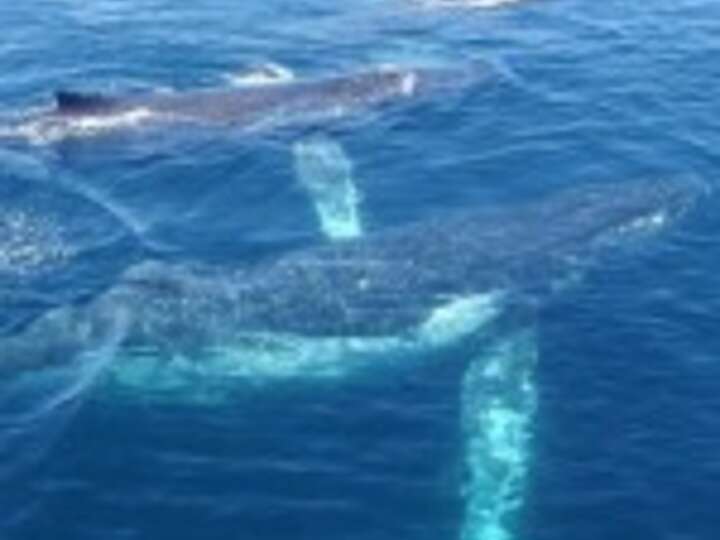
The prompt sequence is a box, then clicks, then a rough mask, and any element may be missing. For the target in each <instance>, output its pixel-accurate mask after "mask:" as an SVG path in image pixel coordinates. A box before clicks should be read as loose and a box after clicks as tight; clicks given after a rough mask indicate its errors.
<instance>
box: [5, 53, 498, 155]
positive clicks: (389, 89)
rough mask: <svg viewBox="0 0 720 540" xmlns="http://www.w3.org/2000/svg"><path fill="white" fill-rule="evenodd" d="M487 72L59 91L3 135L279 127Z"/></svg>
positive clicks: (47, 138) (413, 95) (439, 88)
mask: <svg viewBox="0 0 720 540" xmlns="http://www.w3.org/2000/svg"><path fill="white" fill-rule="evenodd" d="M492 73H493V69H492V68H491V67H490V66H489V65H485V64H482V63H479V62H474V63H471V64H468V65H467V66H463V67H458V68H444V67H438V68H411V67H399V66H398V67H391V66H387V67H378V68H374V69H367V70H365V71H359V72H357V73H351V74H345V75H338V76H333V77H326V78H315V79H307V80H294V79H290V80H282V79H280V80H277V81H275V82H272V83H267V84H258V85H250V86H247V85H246V86H240V87H220V88H203V89H196V90H189V91H183V92H146V93H131V94H130V95H125V96H121V95H117V96H116V95H109V94H103V93H95V92H82V91H75V90H59V91H57V92H56V93H55V102H54V104H53V106H52V107H51V108H49V109H48V110H46V111H43V112H41V113H40V114H33V115H31V117H29V118H27V119H25V120H23V121H22V122H20V123H19V124H17V125H14V126H11V127H9V126H6V127H4V128H3V129H2V134H3V135H4V136H5V137H23V138H26V139H28V140H30V141H31V142H35V143H49V142H55V141H58V140H62V139H65V138H72V137H83V136H93V135H97V134H99V133H106V132H117V131H120V130H127V129H130V128H137V127H139V126H148V125H158V124H160V125H163V124H169V123H171V124H182V123H186V124H202V125H209V126H223V127H237V128H240V129H243V130H251V131H254V130H266V129H277V128H280V127H288V126H298V125H306V124H313V123H316V122H327V121H332V120H337V119H341V118H345V117H347V116H349V115H352V114H355V113H358V112H363V111H366V110H368V109H372V108H378V107H381V106H385V105H392V104H397V103H403V102H408V101H414V100H418V99H421V98H423V97H426V96H430V95H438V94H440V95H442V94H449V93H452V92H453V91H457V90H460V89H463V88H467V87H468V86H472V85H475V84H477V83H480V82H482V81H485V80H487V79H489V78H491V76H492Z"/></svg>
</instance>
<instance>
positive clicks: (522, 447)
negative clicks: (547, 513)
mask: <svg viewBox="0 0 720 540" xmlns="http://www.w3.org/2000/svg"><path fill="white" fill-rule="evenodd" d="M537 358H538V346H537V339H536V336H535V331H534V329H523V330H521V331H516V332H514V333H512V334H510V335H507V336H504V337H502V338H499V339H496V340H494V341H492V342H491V343H490V344H489V346H487V347H485V348H484V349H483V350H482V351H480V352H479V353H478V354H477V356H476V357H475V358H473V360H472V362H471V363H470V365H469V366H468V370H467V372H466V374H465V377H464V379H463V382H462V392H461V410H462V419H461V423H462V430H463V434H464V440H465V467H466V471H467V478H466V482H465V485H464V486H463V493H462V494H463V497H464V499H465V518H464V523H463V527H462V532H461V536H460V539H461V540H479V539H483V540H486V539H487V540H510V539H512V538H513V537H514V534H513V529H514V528H515V527H514V526H515V523H514V522H515V521H516V519H517V513H518V511H519V510H520V509H521V507H522V505H523V498H524V490H525V482H526V478H527V471H528V466H529V465H528V463H529V461H530V439H531V436H532V422H533V419H534V416H535V410H536V408H537V389H536V386H535V365H536V363H537Z"/></svg>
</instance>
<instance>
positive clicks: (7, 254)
mask: <svg viewBox="0 0 720 540" xmlns="http://www.w3.org/2000/svg"><path fill="white" fill-rule="evenodd" d="M75 255H77V249H76V248H75V247H73V246H72V245H71V244H70V243H69V242H67V241H66V239H65V238H64V237H63V235H62V232H61V227H60V226H59V225H58V224H57V223H55V222H54V220H53V219H52V218H50V217H47V216H40V215H34V214H32V213H30V212H27V211H24V210H18V209H12V208H11V209H2V208H0V273H3V274H12V275H16V276H25V275H29V274H32V273H36V272H39V271H42V270H44V269H48V268H51V267H54V266H55V265H57V264H61V263H63V262H64V261H66V260H68V259H70V258H72V257H74V256H75Z"/></svg>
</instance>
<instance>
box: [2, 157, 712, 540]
mask: <svg viewBox="0 0 720 540" xmlns="http://www.w3.org/2000/svg"><path fill="white" fill-rule="evenodd" d="M336 150H337V151H338V152H340V151H341V149H339V148H337V149H336ZM298 156H299V160H300V162H301V163H303V164H304V166H303V167H302V168H301V171H300V173H301V177H302V175H303V174H312V175H315V176H314V177H313V178H314V179H315V180H316V181H318V182H320V181H321V180H322V178H323V175H324V178H325V181H327V182H330V183H331V184H332V183H333V182H335V181H338V180H344V181H345V183H344V184H340V185H341V186H342V185H345V186H349V185H352V182H349V181H348V177H347V175H348V173H349V171H348V169H347V166H346V165H347V163H346V162H344V161H340V162H339V163H340V165H338V166H335V165H333V163H338V162H337V161H333V160H332V159H329V158H328V156H329V154H328V152H327V146H326V145H320V146H312V145H310V146H307V147H304V148H303V149H302V151H300V152H299V154H298ZM330 157H332V156H330ZM335 157H338V155H336V156H335ZM319 173H322V174H319ZM320 183H321V182H320ZM318 185H319V184H316V185H315V188H316V189H317V188H318ZM335 187H337V186H335ZM707 191H708V190H707V187H706V186H705V184H703V183H701V182H695V181H657V182H649V181H648V182H643V181H639V182H624V183H622V184H614V185H610V184H599V185H596V186H587V185H585V186H576V187H572V188H569V189H567V190H565V191H561V192H558V193H555V194H553V195H549V196H547V197H545V198H543V199H542V200H539V201H531V202H527V203H522V204H514V205H509V206H507V207H505V208H495V209H484V210H483V209H469V210H465V211H461V212H459V213H457V214H453V215H446V216H437V217H435V218H432V219H429V220H427V221H423V222H419V223H415V224H411V225H408V226H405V227H401V228H399V229H394V230H387V231H379V232H377V233H367V232H364V230H363V227H362V223H360V222H354V223H353V227H350V228H348V227H341V229H342V234H340V235H339V236H338V238H340V240H336V241H331V242H327V243H325V244H322V245H318V246H314V247H309V248H306V249H301V250H298V251H294V252H289V253H286V254H284V255H282V256H279V257H278V258H276V259H274V260H268V261H265V262H260V263H257V264H255V265H253V266H250V267H242V266H238V267H233V268H227V267H217V266H207V265H204V264H201V263H197V262H186V263H182V262H175V263H168V262H163V261H147V262H144V263H140V264H138V265H136V266H133V267H131V268H129V269H128V270H127V271H126V272H125V273H124V274H123V275H122V276H121V277H120V278H119V279H118V280H117V282H116V283H115V284H114V285H113V286H112V287H110V288H109V289H107V290H106V291H104V292H102V293H100V294H98V295H97V296H96V297H95V298H93V299H90V300H88V301H87V302H85V303H82V304H77V305H68V306H63V307H60V308H56V309H54V310H52V311H49V312H47V313H46V314H44V315H42V316H41V317H39V318H38V319H36V320H35V321H34V322H32V323H31V324H29V325H28V326H27V327H26V328H24V329H22V330H21V331H18V332H17V333H16V334H14V335H8V336H5V337H3V338H2V339H1V343H0V372H2V374H3V379H5V380H8V379H11V378H13V377H16V378H21V377H26V378H29V379H30V380H31V381H34V380H40V381H41V387H44V388H47V387H48V385H47V381H48V379H51V378H53V377H58V378H60V379H61V380H64V381H68V380H70V381H72V382H73V384H72V385H71V384H69V383H68V384H67V385H66V386H63V387H62V392H59V393H58V394H57V395H56V396H53V400H54V401H53V404H55V403H62V402H66V401H69V400H72V399H73V397H74V395H75V393H76V392H77V388H78V387H80V386H84V385H87V384H88V381H99V382H102V384H101V385H100V388H102V389H103V391H104V392H107V394H106V395H108V396H116V395H120V396H125V397H127V398H131V399H132V398H134V397H140V398H141V399H146V398H148V397H150V399H153V398H154V397H155V398H157V399H161V400H175V399H181V400H184V401H185V402H189V403H197V404H204V405H212V403H216V402H217V400H222V399H227V397H228V396H229V395H232V391H231V389H232V387H233V385H234V384H237V383H238V382H239V381H246V382H247V381H250V382H258V381H263V382H266V383H267V382H270V381H272V380H277V379H289V378H292V379H298V378H317V377H322V378H339V377H343V376H345V375H347V374H349V373H354V372H357V371H359V370H373V369H379V368H383V369H386V368H387V367H388V366H390V365H400V364H402V363H405V364H407V362H409V361H410V359H412V358H415V359H416V360H418V361H419V360H423V359H424V360H426V361H430V360H431V359H432V358H433V357H437V355H438V353H439V352H442V351H444V350H448V351H450V350H453V351H454V350H456V349H455V347H458V345H461V346H462V350H469V351H472V352H471V355H470V357H468V358H467V363H468V366H467V369H466V373H465V376H464V378H463V381H462V384H461V388H460V393H461V405H462V407H461V414H462V418H461V427H462V430H463V433H464V440H465V447H466V449H465V451H466V457H465V461H466V463H465V465H466V468H467V469H468V474H467V477H468V479H467V481H466V483H465V485H464V486H463V488H462V496H463V497H464V499H465V507H466V510H465V518H464V523H463V525H462V528H461V539H462V540H474V539H477V538H483V539H491V540H506V539H509V538H512V537H513V535H512V531H513V519H514V517H515V514H516V513H517V510H518V509H519V508H520V507H521V506H522V491H523V485H524V484H523V482H524V479H525V476H526V472H527V468H528V460H529V449H528V444H529V439H530V430H531V423H532V418H533V414H534V410H535V407H536V401H537V398H536V392H535V387H534V384H533V368H534V365H535V362H536V361H537V345H536V340H535V334H536V332H537V331H538V328H537V327H536V324H535V323H534V322H533V314H532V312H533V307H534V306H536V305H537V302H538V301H541V300H542V299H543V298H545V297H547V296H548V295H552V294H554V293H557V291H559V290H562V287H563V285H564V284H566V283H568V280H566V279H565V278H567V277H568V276H571V277H576V276H577V275H578V274H582V273H583V272H584V271H585V270H587V269H588V268H589V267H590V266H591V265H593V264H595V263H596V262H597V261H599V260H601V259H602V258H603V256H605V255H606V254H608V253H610V252H613V251H614V250H617V249H622V247H623V246H625V245H627V244H628V243H632V242H633V241H637V240H638V239H640V238H644V237H648V236H653V235H657V234H658V233H660V232H662V231H665V230H667V229H668V228H669V227H670V226H671V225H673V224H674V223H676V222H677V221H678V218H680V217H681V216H682V215H684V214H685V213H686V212H687V211H688V210H689V209H690V208H692V207H693V206H694V205H695V202H696V201H697V200H698V199H699V198H700V197H701V196H702V195H704V194H706V193H707ZM339 192H342V188H340V189H339ZM350 199H352V197H350V198H349V199H348V200H350ZM328 216H331V217H332V219H330V220H329V221H328V223H323V224H322V225H323V227H324V228H325V227H327V230H330V231H331V230H332V225H333V223H336V222H337V220H338V219H340V218H339V217H338V216H342V214H333V213H332V212H329V213H328V212H320V211H318V217H319V219H320V220H321V221H322V220H323V219H328ZM356 218H357V215H356V214H351V217H350V218H349V219H351V220H355V219H356ZM333 220H335V221H333ZM349 230H350V231H355V232H352V233H348V231H349ZM328 236H330V237H332V236H333V235H332V234H330V233H329V234H328ZM570 282H572V280H570ZM526 313H530V315H529V316H528V315H524V314H526ZM515 322H519V323H517V324H513V323H515ZM68 373H80V375H79V376H70V377H68ZM43 385H44V386H43Z"/></svg>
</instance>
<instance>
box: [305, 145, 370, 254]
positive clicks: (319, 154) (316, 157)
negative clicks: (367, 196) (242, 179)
mask: <svg viewBox="0 0 720 540" xmlns="http://www.w3.org/2000/svg"><path fill="white" fill-rule="evenodd" d="M293 156H294V159H295V171H296V174H297V178H298V181H299V182H300V185H301V186H302V187H303V188H304V189H305V191H306V192H307V193H308V195H309V196H310V199H311V200H312V203H313V207H314V210H315V214H316V215H317V218H318V220H319V222H320V228H321V229H322V231H323V233H324V234H325V235H326V236H327V237H328V238H329V239H331V240H347V239H350V238H358V237H360V236H362V234H363V226H362V222H361V218H360V212H359V206H360V195H359V192H358V189H357V186H356V184H355V179H354V177H353V166H352V162H351V161H350V158H349V157H348V156H347V153H346V152H345V150H344V149H343V147H342V146H341V145H340V144H339V143H338V142H336V141H335V140H333V139H329V138H327V137H317V136H316V137H312V138H309V139H305V140H302V141H298V142H296V143H295V145H294V146H293Z"/></svg>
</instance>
